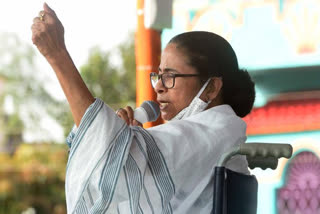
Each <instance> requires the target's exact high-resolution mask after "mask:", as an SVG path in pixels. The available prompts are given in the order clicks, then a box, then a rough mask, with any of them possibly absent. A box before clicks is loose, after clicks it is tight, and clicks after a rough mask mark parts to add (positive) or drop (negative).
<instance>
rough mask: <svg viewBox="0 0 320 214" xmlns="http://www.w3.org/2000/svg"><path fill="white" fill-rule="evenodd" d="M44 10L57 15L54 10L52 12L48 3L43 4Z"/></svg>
mask: <svg viewBox="0 0 320 214" xmlns="http://www.w3.org/2000/svg"><path fill="white" fill-rule="evenodd" d="M43 9H44V11H46V12H48V13H51V14H52V15H56V12H54V10H52V9H51V8H50V7H49V5H48V4H47V3H46V2H45V3H44V4H43Z"/></svg>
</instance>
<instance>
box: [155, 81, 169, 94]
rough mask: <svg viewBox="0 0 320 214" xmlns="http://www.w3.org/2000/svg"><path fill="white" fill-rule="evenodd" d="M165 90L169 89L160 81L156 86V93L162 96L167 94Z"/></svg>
mask: <svg viewBox="0 0 320 214" xmlns="http://www.w3.org/2000/svg"><path fill="white" fill-rule="evenodd" d="M165 90H167V89H166V88H165V87H164V85H163V84H162V80H161V79H159V80H158V82H157V83H156V85H155V86H154V91H155V92H156V93H158V94H161V93H163V92H165Z"/></svg>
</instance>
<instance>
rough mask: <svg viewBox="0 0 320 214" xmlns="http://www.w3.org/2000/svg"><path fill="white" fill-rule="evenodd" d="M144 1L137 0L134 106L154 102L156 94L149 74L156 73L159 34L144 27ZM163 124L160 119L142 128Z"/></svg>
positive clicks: (159, 47) (159, 50)
mask: <svg viewBox="0 0 320 214" xmlns="http://www.w3.org/2000/svg"><path fill="white" fill-rule="evenodd" d="M143 11H144V0H137V18H138V22H137V30H136V35H135V53H136V93H137V94H136V95H137V96H136V97H137V98H136V104H137V106H140V105H141V104H142V103H143V101H145V100H153V101H156V94H155V92H154V90H153V88H152V86H151V84H150V79H149V74H150V73H151V72H157V70H158V66H159V64H160V56H161V37H160V32H159V31H157V30H153V29H147V28H145V26H144V13H143ZM161 123H163V121H162V120H161V119H158V120H157V121H155V122H149V123H146V124H144V128H148V127H151V126H155V125H159V124H161Z"/></svg>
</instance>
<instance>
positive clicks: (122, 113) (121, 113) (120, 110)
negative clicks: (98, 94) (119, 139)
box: [116, 108, 130, 125]
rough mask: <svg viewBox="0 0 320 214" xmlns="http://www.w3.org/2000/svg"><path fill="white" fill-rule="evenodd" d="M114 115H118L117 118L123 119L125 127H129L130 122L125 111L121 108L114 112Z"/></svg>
mask: <svg viewBox="0 0 320 214" xmlns="http://www.w3.org/2000/svg"><path fill="white" fill-rule="evenodd" d="M116 114H117V115H118V117H120V118H121V119H123V120H124V121H125V122H126V123H127V125H130V121H129V117H128V114H127V111H126V110H125V109H123V108H120V109H118V110H117V111H116Z"/></svg>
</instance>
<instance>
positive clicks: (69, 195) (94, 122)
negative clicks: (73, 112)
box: [66, 99, 175, 213]
mask: <svg viewBox="0 0 320 214" xmlns="http://www.w3.org/2000/svg"><path fill="white" fill-rule="evenodd" d="M67 141H68V145H70V146H71V147H70V153H69V160H68V164H67V173H66V200H67V209H68V213H117V212H120V213H136V211H139V210H142V209H143V210H144V211H146V210H147V211H148V212H146V213H159V212H161V210H164V211H165V213H170V210H172V208H171V205H170V204H169V201H170V198H172V195H173V194H174V191H175V190H174V184H173V181H172V179H171V177H170V174H169V169H168V166H167V164H166V161H165V158H164V156H163V155H162V153H161V152H160V150H159V148H158V146H157V145H156V142H155V141H154V139H153V137H152V135H150V134H149V133H148V132H147V131H146V130H145V129H143V128H141V127H132V126H127V125H126V123H125V122H124V121H123V120H122V119H120V118H119V117H118V116H117V115H116V114H115V112H114V111H113V110H112V109H111V108H109V107H108V106H107V105H105V104H104V103H103V102H102V101H101V100H99V99H97V100H96V102H95V103H94V104H93V105H92V106H91V107H90V108H89V109H88V110H87V111H86V113H85V115H84V116H83V118H82V120H81V122H80V125H79V127H78V128H77V127H73V129H72V130H71V132H70V135H69V137H68V140H67ZM154 211H155V212H154Z"/></svg>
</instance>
